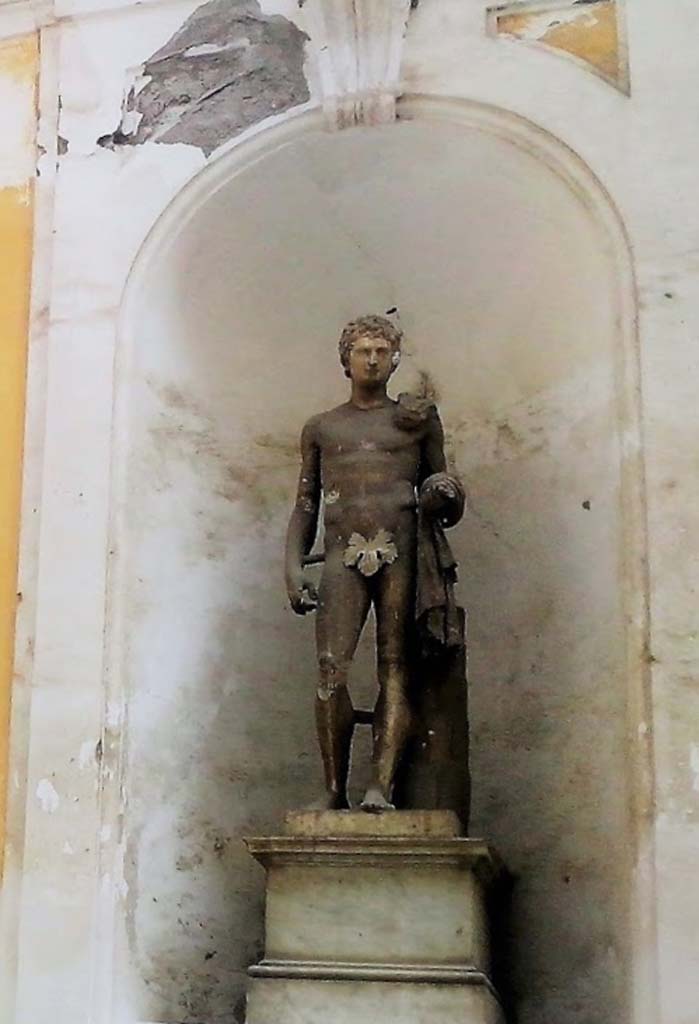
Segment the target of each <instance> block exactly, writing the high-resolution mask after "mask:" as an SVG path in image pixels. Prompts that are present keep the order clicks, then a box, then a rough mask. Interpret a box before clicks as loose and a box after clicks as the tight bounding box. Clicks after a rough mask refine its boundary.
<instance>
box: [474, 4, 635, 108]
mask: <svg viewBox="0 0 699 1024" xmlns="http://www.w3.org/2000/svg"><path fill="white" fill-rule="evenodd" d="M619 7H620V0H565V2H562V3H556V2H548V3H546V2H545V3H541V2H533V3H526V2H525V3H514V4H506V5H503V6H498V7H492V8H490V9H489V11H488V28H489V33H490V34H491V35H495V36H505V37H508V38H510V39H521V40H523V41H525V42H529V43H533V44H536V45H541V46H545V47H546V48H547V49H553V50H557V51H558V52H559V53H563V54H566V55H568V56H570V57H573V58H575V59H576V60H578V61H582V62H583V63H584V64H586V65H587V66H588V67H589V68H590V70H592V71H594V72H595V74H597V75H598V76H599V77H600V78H604V79H605V81H607V82H610V83H611V84H612V85H614V86H615V87H616V88H617V89H619V90H621V92H624V93H627V94H628V93H629V70H628V60H627V56H626V50H625V47H624V46H623V45H622V39H621V24H620V15H619Z"/></svg>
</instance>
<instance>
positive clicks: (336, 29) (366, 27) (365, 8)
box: [304, 0, 415, 128]
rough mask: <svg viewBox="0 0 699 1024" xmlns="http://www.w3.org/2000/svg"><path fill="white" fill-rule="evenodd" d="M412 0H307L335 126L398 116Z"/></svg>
mask: <svg viewBox="0 0 699 1024" xmlns="http://www.w3.org/2000/svg"><path fill="white" fill-rule="evenodd" d="M414 6H415V4H411V2H410V0H305V4H304V11H305V13H306V16H307V18H308V24H309V28H310V33H311V38H312V40H313V49H314V51H315V54H316V61H317V66H318V77H319V81H320V86H321V92H322V97H323V99H322V102H323V109H324V111H325V115H326V118H327V121H328V124H329V126H330V127H331V128H346V127H349V126H350V125H353V124H382V123H385V122H388V121H392V120H393V119H394V117H395V110H396V96H397V95H398V94H399V92H400V64H401V53H402V49H403V40H404V38H405V30H406V26H407V23H408V17H409V15H410V10H411V8H412V7H414Z"/></svg>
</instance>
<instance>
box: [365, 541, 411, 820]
mask: <svg viewBox="0 0 699 1024" xmlns="http://www.w3.org/2000/svg"><path fill="white" fill-rule="evenodd" d="M374 604H375V608H376V651H377V669H378V681H379V697H378V700H377V702H376V707H375V709H374V753H373V758H372V784H371V786H370V788H369V790H367V793H366V795H365V797H364V800H363V801H362V806H363V807H364V809H365V810H367V811H382V810H387V809H390V808H392V806H393V805H392V803H391V797H392V792H393V781H394V778H395V774H396V769H397V768H398V764H399V761H400V757H401V754H402V753H403V749H404V747H405V744H406V741H407V739H408V736H409V733H410V725H411V712H410V704H409V700H408V683H409V663H408V651H409V644H410V636H411V631H412V629H413V615H414V565H413V559H411V558H408V557H404V558H403V559H401V558H400V557H399V558H398V560H397V561H396V562H394V563H393V565H389V566H386V567H385V568H384V569H382V570H381V573H380V574H379V576H378V577H377V580H376V595H375V598H374Z"/></svg>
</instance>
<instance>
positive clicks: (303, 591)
mask: <svg viewBox="0 0 699 1024" xmlns="http://www.w3.org/2000/svg"><path fill="white" fill-rule="evenodd" d="M286 589H287V593H288V595H289V604H290V605H291V607H292V608H293V610H294V611H295V612H296V614H297V615H305V614H306V613H307V612H314V611H315V610H316V608H317V607H318V591H317V590H316V587H315V584H314V583H313V581H312V580H311V579H309V577H308V576H306V574H305V573H304V572H303V571H301V572H297V573H294V574H293V575H292V576H290V577H289V578H288V579H287V584H286Z"/></svg>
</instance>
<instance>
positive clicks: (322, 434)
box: [286, 316, 467, 813]
mask: <svg viewBox="0 0 699 1024" xmlns="http://www.w3.org/2000/svg"><path fill="white" fill-rule="evenodd" d="M401 340H402V332H401V330H400V329H399V328H398V327H397V326H396V325H395V324H394V323H393V322H392V321H390V320H389V319H387V318H385V317H382V316H364V317H360V318H359V319H357V320H354V321H352V322H351V323H349V324H348V325H347V326H346V327H345V329H344V331H343V332H342V336H341V338H340V344H339V353H340V362H341V364H342V367H343V369H344V371H345V375H346V376H347V377H348V378H349V380H350V396H349V399H348V401H346V402H345V403H343V404H342V405H339V406H337V408H335V409H331V410H329V411H328V412H323V413H320V414H319V415H316V416H312V417H311V418H310V419H309V420H308V422H307V423H306V425H305V426H304V428H303V432H302V436H301V457H302V464H301V474H300V479H299V485H298V494H297V498H296V503H295V507H294V510H293V512H292V515H291V519H290V522H289V528H288V534H287V543H286V585H287V591H288V595H289V601H290V603H291V607H292V608H293V610H294V611H295V612H297V613H298V614H300V615H304V614H306V613H307V612H312V611H316V612H317V620H316V642H317V658H318V671H319V682H318V688H317V693H316V702H315V714H316V724H317V731H318V738H319V743H320V750H321V755H322V759H323V766H324V773H325V787H326V794H325V798H324V800H323V802H322V807H323V808H327V809H331V810H338V809H344V808H347V807H348V797H347V782H348V772H349V762H350V749H351V742H352V733H353V729H354V725H355V723H356V721H357V713H356V712H355V709H354V707H353V705H352V701H351V699H350V695H349V693H348V688H347V683H348V672H349V668H350V665H351V662H352V659H353V656H354V654H355V651H356V648H357V644H358V641H359V638H360V635H361V632H362V629H363V627H364V624H365V622H366V619H367V615H368V612H369V610H370V608H371V606H372V605H373V608H374V614H375V617H376V648H377V650H376V664H377V676H378V680H377V681H378V700H377V703H376V707H375V709H374V712H373V756H372V778H371V782H370V785H369V788H368V790H367V792H366V794H365V796H364V799H363V801H362V807H363V809H364V810H366V811H370V812H374V813H380V812H383V811H387V810H392V809H394V807H395V806H396V803H397V801H396V798H395V796H394V791H395V790H396V789H397V788H398V787H397V786H396V777H397V773H398V772H399V768H400V764H401V759H402V757H403V756H404V754H405V752H406V749H407V747H408V746H409V743H410V739H411V736H412V735H413V733H414V728H415V717H416V714H415V703H414V701H413V697H412V694H414V693H415V692H416V690H417V691H419V690H420V688H421V687H423V686H428V683H429V680H427V681H426V680H424V679H421V678H419V677H420V675H421V672H424V671H427V669H426V668H425V666H429V665H430V663H431V662H430V658H431V657H432V658H433V659H434V658H436V659H437V660H436V661H433V662H432V663H433V664H438V663H439V658H440V652H441V653H444V652H449V651H453V650H457V651H463V645H464V639H463V630H464V618H463V613H462V611H461V609H458V608H457V607H456V604H455V601H454V581H455V578H456V563H455V561H454V558H453V556H452V553H451V551H450V548H449V545H448V543H447V540H446V538H445V535H444V529H445V528H446V527H449V526H453V525H454V524H455V523H456V522H458V520H459V519H460V518H461V515H462V513H463V509H464V492H463V489H462V486H461V484H460V482H459V481H458V479H456V478H455V477H454V476H453V475H452V474H451V473H449V472H448V471H447V465H446V459H445V455H444V433H443V429H442V424H441V421H440V418H439V414H438V412H437V408H436V405H435V403H434V401H433V400H432V398H431V397H430V396H429V395H428V394H423V395H419V396H415V395H409V394H401V395H399V397H398V399H397V400H394V399H393V398H391V397H389V395H388V394H387V385H388V382H389V379H390V377H391V375H392V374H393V372H394V371H395V370H396V368H397V366H398V364H399V362H400V358H401ZM321 508H322V510H323V516H324V527H325V531H324V532H325V552H324V555H323V556H314V555H311V551H312V548H313V546H314V544H315V541H316V537H317V534H318V528H319V519H320V514H321ZM321 561H322V563H323V568H322V576H321V579H320V585H319V586H318V588H317V589H316V587H315V585H314V582H313V579H312V577H311V573H310V571H309V566H310V565H312V564H313V563H314V562H321ZM416 677H417V678H416ZM463 682H464V686H465V677H464V680H463ZM447 728H449V726H448V724H447ZM434 732H435V730H434V729H431V730H429V733H430V735H433V734H434ZM422 746H423V747H424V746H425V744H422ZM466 770H467V769H466Z"/></svg>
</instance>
